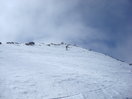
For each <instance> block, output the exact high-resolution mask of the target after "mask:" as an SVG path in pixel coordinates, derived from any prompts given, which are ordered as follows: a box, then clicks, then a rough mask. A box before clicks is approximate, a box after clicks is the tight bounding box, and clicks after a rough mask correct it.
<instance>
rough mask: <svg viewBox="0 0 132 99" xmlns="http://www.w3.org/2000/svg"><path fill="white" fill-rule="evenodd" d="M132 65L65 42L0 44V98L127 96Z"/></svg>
mask: <svg viewBox="0 0 132 99" xmlns="http://www.w3.org/2000/svg"><path fill="white" fill-rule="evenodd" d="M131 70H132V67H131V66H129V65H128V64H127V63H123V62H120V61H117V60H115V59H113V58H111V57H109V56H105V55H103V54H100V53H97V52H92V51H88V50H85V49H82V48H79V47H75V46H71V47H70V49H69V51H66V50H65V45H61V46H53V45H52V46H50V47H49V46H47V45H45V44H41V45H40V44H37V45H35V46H26V45H24V44H20V45H7V44H3V45H0V99H131V98H132V72H131Z"/></svg>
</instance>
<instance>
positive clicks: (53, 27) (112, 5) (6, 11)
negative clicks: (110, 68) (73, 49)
mask: <svg viewBox="0 0 132 99" xmlns="http://www.w3.org/2000/svg"><path fill="white" fill-rule="evenodd" d="M130 2H131V1H130V0H83V1H82V0H0V40H1V41H19V42H26V41H43V42H47V41H50V42H51V41H65V42H69V43H76V44H79V45H81V46H83V47H85V48H92V49H94V50H96V51H99V52H103V53H108V54H109V55H113V56H115V57H118V58H121V59H123V60H129V61H130V60H131V55H129V53H130V52H129V51H130V50H131V48H130V47H129V46H130V44H131V37H130V36H131V32H132V30H131V26H132V24H131V16H132V14H130V13H129V12H130V11H131V10H130V9H131V5H130ZM124 47H125V48H126V49H124ZM128 52H129V53H128Z"/></svg>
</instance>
